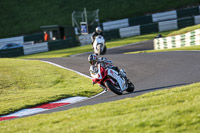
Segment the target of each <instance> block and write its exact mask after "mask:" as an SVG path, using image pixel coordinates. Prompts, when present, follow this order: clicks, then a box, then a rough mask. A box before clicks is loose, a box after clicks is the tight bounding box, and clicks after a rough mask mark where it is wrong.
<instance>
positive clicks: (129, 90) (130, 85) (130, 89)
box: [126, 82, 135, 92]
mask: <svg viewBox="0 0 200 133" xmlns="http://www.w3.org/2000/svg"><path fill="white" fill-rule="evenodd" d="M134 90H135V86H134V84H133V83H131V82H128V89H127V90H126V91H127V92H133V91H134Z"/></svg>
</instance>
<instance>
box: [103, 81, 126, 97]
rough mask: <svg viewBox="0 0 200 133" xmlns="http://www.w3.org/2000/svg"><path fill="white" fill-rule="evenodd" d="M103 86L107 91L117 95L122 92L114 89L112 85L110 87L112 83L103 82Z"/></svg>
mask: <svg viewBox="0 0 200 133" xmlns="http://www.w3.org/2000/svg"><path fill="white" fill-rule="evenodd" d="M105 86H106V88H107V89H108V90H111V91H112V92H114V93H115V94H117V95H122V94H123V93H122V91H121V90H120V89H118V88H116V87H115V86H114V85H112V83H111V82H110V81H106V82H105Z"/></svg>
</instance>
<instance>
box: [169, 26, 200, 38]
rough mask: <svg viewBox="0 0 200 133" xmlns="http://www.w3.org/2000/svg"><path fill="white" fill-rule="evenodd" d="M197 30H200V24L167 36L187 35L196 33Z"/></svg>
mask: <svg viewBox="0 0 200 133" xmlns="http://www.w3.org/2000/svg"><path fill="white" fill-rule="evenodd" d="M196 29H200V24H198V25H194V26H189V27H186V28H182V29H180V30H176V31H173V32H171V33H169V34H168V35H167V36H176V35H181V34H185V33H187V32H191V31H194V30H196Z"/></svg>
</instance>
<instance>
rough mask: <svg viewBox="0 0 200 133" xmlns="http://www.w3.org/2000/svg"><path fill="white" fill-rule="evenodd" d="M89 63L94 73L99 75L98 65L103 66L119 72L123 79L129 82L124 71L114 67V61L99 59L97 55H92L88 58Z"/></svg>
mask: <svg viewBox="0 0 200 133" xmlns="http://www.w3.org/2000/svg"><path fill="white" fill-rule="evenodd" d="M88 61H89V64H90V69H89V71H90V72H92V73H98V69H97V68H98V64H101V66H102V67H105V68H110V69H113V70H115V71H117V72H118V73H119V74H120V75H121V76H122V77H124V78H125V79H126V80H128V79H127V77H126V72H125V71H124V69H119V68H118V67H116V66H113V64H112V61H111V60H107V58H104V57H99V58H98V57H97V55H96V54H91V55H89V56H88Z"/></svg>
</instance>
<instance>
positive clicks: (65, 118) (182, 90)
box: [0, 83, 200, 133]
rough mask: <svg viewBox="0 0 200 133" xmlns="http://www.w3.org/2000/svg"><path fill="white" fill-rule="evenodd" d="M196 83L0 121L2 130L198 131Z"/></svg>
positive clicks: (199, 89)
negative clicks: (117, 99)
mask: <svg viewBox="0 0 200 133" xmlns="http://www.w3.org/2000/svg"><path fill="white" fill-rule="evenodd" d="M199 100H200V83H196V84H192V85H187V86H182V87H176V88H172V89H167V90H159V91H155V92H151V93H148V94H144V95H141V96H138V97H135V98H127V99H123V100H119V101H114V102H108V103H102V104H97V105H93V106H85V107H80V108H74V109H70V110H67V111H63V112H57V113H51V114H45V115H44V114H43V115H37V116H32V117H26V118H20V119H16V120H11V121H3V122H0V123H1V126H0V129H1V131H2V132H7V133H9V132H22V133H23V132H38V133H40V132H66V133H67V132H70V133H73V132H74V133H75V132H93V133H94V132H106V133H109V132H110V133H111V132H112V133H113V132H115V133H121V132H129V133H133V132H148V133H151V132H152V133H153V132H181V133H184V132H193V133H197V132H199V131H200V126H199V123H200V113H199V112H200V108H199V107H200V102H199Z"/></svg>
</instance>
